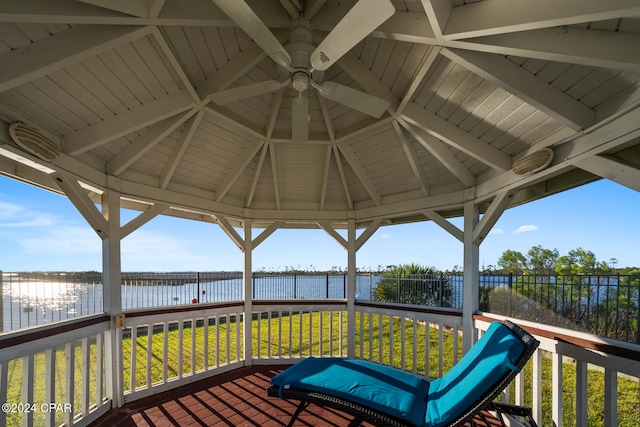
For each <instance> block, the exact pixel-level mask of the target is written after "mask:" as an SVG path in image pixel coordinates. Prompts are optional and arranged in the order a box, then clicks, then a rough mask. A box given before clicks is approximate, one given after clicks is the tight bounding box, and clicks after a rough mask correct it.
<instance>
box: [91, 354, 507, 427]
mask: <svg viewBox="0 0 640 427" xmlns="http://www.w3.org/2000/svg"><path fill="white" fill-rule="evenodd" d="M281 370H282V369H281V368H280V367H264V366H259V367H249V368H242V369H238V370H235V371H232V372H229V373H226V374H222V375H218V376H216V377H213V378H209V379H206V380H202V381H198V382H195V383H193V384H189V385H187V386H183V387H179V388H176V389H174V390H170V391H167V392H164V393H159V394H156V395H153V396H150V397H147V398H144V399H140V400H137V401H135V402H132V403H128V404H126V405H124V406H123V407H122V408H119V409H117V410H114V411H111V412H109V413H108V414H107V415H105V416H104V417H102V418H101V419H100V420H98V421H97V422H95V423H93V424H92V425H91V427H112V426H116V425H117V426H119V427H129V426H149V427H161V426H163V427H166V426H255V427H275V426H282V425H286V423H287V422H288V421H289V418H290V417H291V415H292V414H293V412H294V411H295V409H296V404H295V403H294V402H287V401H284V400H281V399H276V398H270V397H267V394H266V391H265V390H266V389H267V387H268V386H269V383H270V380H271V378H272V377H273V376H274V375H276V374H277V373H278V372H281ZM478 421H479V422H478V424H477V425H478V426H486V427H490V426H491V427H493V426H500V424H499V422H497V420H496V422H495V423H493V422H491V423H490V424H486V423H485V422H482V421H480V420H478ZM349 422H351V416H349V415H346V414H343V413H341V412H338V411H334V410H331V409H322V408H319V407H317V406H313V405H310V406H309V407H308V408H307V410H306V411H304V412H303V413H302V414H301V415H300V417H299V418H298V421H297V422H296V424H295V425H296V426H334V427H340V426H347V425H348V424H349Z"/></svg>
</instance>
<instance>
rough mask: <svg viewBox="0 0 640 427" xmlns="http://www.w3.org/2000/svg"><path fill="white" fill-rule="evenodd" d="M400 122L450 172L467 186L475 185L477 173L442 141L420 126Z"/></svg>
mask: <svg viewBox="0 0 640 427" xmlns="http://www.w3.org/2000/svg"><path fill="white" fill-rule="evenodd" d="M399 123H400V124H401V125H402V126H403V127H404V128H405V129H406V130H407V131H408V132H409V133H410V134H411V136H413V137H414V138H415V139H416V141H418V142H419V143H420V144H421V145H422V146H423V147H424V148H425V149H427V151H429V152H430V153H431V155H432V156H434V157H435V158H436V160H438V161H439V162H440V163H442V165H443V166H444V167H446V168H447V170H448V171H449V172H451V173H452V174H453V175H454V176H455V177H456V178H458V179H459V180H460V182H462V183H463V184H464V185H465V187H473V186H474V185H475V183H476V177H475V175H473V174H472V173H471V172H470V171H469V169H468V168H467V167H466V166H465V165H464V164H463V163H462V162H461V161H460V160H458V159H457V157H456V156H455V155H454V154H453V153H452V152H451V150H449V148H448V147H447V146H446V145H445V144H444V143H443V142H442V141H440V140H439V139H438V138H436V137H435V136H433V135H431V134H429V133H427V132H425V131H424V130H422V129H420V128H416V127H413V126H411V125H410V124H409V123H407V122H406V121H404V120H400V121H399Z"/></svg>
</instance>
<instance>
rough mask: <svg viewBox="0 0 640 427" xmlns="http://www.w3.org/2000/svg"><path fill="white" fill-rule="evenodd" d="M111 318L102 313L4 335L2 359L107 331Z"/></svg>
mask: <svg viewBox="0 0 640 427" xmlns="http://www.w3.org/2000/svg"><path fill="white" fill-rule="evenodd" d="M110 320H111V319H110V317H109V316H107V315H105V314H99V315H93V316H86V317H83V318H80V319H73V320H69V321H64V322H59V323H56V324H54V325H46V326H36V327H33V328H29V329H23V330H19V331H15V332H8V333H6V334H3V335H1V336H0V350H1V351H0V362H7V361H9V360H12V359H15V358H18V357H22V356H24V355H27V354H33V353H37V352H40V351H44V350H47V349H49V348H53V347H57V346H58V345H60V344H64V343H67V342H71V341H75V340H78V339H82V338H85V337H88V336H90V335H93V334H96V333H99V332H103V331H106V330H108V329H109V327H110Z"/></svg>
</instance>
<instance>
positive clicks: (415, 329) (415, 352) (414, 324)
mask: <svg viewBox="0 0 640 427" xmlns="http://www.w3.org/2000/svg"><path fill="white" fill-rule="evenodd" d="M411 330H412V334H413V341H412V343H411V346H412V347H413V352H412V361H411V363H412V364H413V370H412V372H413V374H414V375H416V374H417V373H418V319H415V318H414V319H411Z"/></svg>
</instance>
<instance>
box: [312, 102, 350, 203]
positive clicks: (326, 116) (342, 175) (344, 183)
mask: <svg viewBox="0 0 640 427" xmlns="http://www.w3.org/2000/svg"><path fill="white" fill-rule="evenodd" d="M318 101H319V103H320V110H321V111H322V118H323V119H324V124H325V127H326V128H327V133H328V134H329V140H330V141H331V151H332V152H333V155H334V157H335V159H336V166H337V167H338V173H339V174H340V182H341V183H342V189H343V190H344V196H345V197H346V199H347V205H348V206H349V209H353V199H352V197H351V192H350V191H349V185H348V183H347V177H346V175H345V173H344V168H343V167H342V160H341V159H340V151H339V150H338V147H337V145H336V134H335V129H334V126H333V120H331V115H330V114H329V108H328V107H327V102H326V101H325V100H324V98H323V97H321V96H319V97H318Z"/></svg>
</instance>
